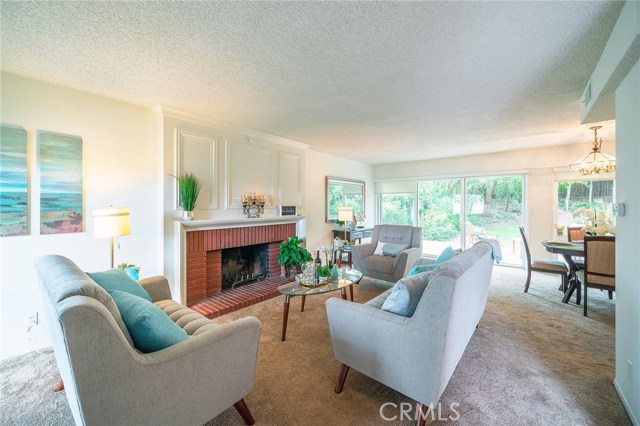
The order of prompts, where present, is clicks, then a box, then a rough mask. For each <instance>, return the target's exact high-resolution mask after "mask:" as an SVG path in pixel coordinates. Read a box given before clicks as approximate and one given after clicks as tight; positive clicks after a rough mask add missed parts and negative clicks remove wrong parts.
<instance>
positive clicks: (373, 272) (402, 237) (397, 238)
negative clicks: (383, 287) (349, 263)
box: [351, 225, 422, 282]
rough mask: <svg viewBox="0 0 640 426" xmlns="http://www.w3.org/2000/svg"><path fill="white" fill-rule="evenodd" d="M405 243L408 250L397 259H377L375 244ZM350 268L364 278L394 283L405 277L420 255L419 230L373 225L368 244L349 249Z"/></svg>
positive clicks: (420, 231)
mask: <svg viewBox="0 0 640 426" xmlns="http://www.w3.org/2000/svg"><path fill="white" fill-rule="evenodd" d="M379 241H380V242H383V243H393V244H406V245H407V249H406V250H404V251H402V252H401V253H400V254H398V255H397V256H396V257H391V256H376V255H374V254H373V253H374V251H375V249H376V246H377V245H378V242H379ZM351 251H352V256H353V267H354V268H355V269H357V270H359V271H360V272H362V274H363V275H364V276H366V277H370V278H377V279H379V280H383V281H389V282H396V281H398V280H399V279H400V278H402V277H404V276H406V275H407V274H408V273H409V271H410V270H411V268H413V265H414V263H416V261H417V260H418V259H420V257H421V256H422V228H420V227H414V226H401V225H376V226H374V227H373V233H372V234H371V242H370V243H367V244H358V245H355V246H353V247H352V248H351Z"/></svg>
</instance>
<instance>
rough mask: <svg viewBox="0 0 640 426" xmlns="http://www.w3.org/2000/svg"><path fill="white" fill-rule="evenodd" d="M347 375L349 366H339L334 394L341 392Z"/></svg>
mask: <svg viewBox="0 0 640 426" xmlns="http://www.w3.org/2000/svg"><path fill="white" fill-rule="evenodd" d="M347 374H349V366H348V365H345V364H340V373H338V381H337V382H336V388H335V389H334V390H335V392H336V393H340V392H342V388H343V387H344V382H345V380H347Z"/></svg>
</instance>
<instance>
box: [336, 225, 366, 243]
mask: <svg viewBox="0 0 640 426" xmlns="http://www.w3.org/2000/svg"><path fill="white" fill-rule="evenodd" d="M372 233H373V228H355V229H349V230H347V241H349V242H351V241H358V243H360V242H361V240H362V239H363V238H370V237H371V234H372ZM336 237H338V238H340V239H344V229H334V230H333V238H336Z"/></svg>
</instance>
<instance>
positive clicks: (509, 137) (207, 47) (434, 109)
mask: <svg viewBox="0 0 640 426" xmlns="http://www.w3.org/2000/svg"><path fill="white" fill-rule="evenodd" d="M621 8H622V3H620V2H601V1H597V2H574V1H567V2H420V3H409V2H393V3H391V2H336V3H334V2H321V3H319V2H287V3H285V2H274V3H271V2H268V3H267V2H251V3H247V2H232V3H226V2H177V1H175V2H174V1H172V2H36V3H30V2H5V1H3V2H2V5H1V9H2V10H1V13H2V21H1V26H0V31H1V38H2V58H1V59H2V69H3V70H4V71H7V72H11V73H15V74H20V75H25V76H28V77H31V78H35V79H38V80H43V81H48V82H52V83H54V84H59V85H63V86H67V87H72V88H76V89H80V90H84V91H88V92H92V93H97V94H100V95H105V96H109V97H112V98H116V99H121V100H124V101H128V102H134V103H138V104H143V105H150V106H151V105H157V104H159V105H162V106H165V107H170V108H174V109H177V110H181V111H184V112H191V113H196V114H199V115H204V116H209V117H212V118H214V119H216V120H218V121H222V122H227V123H230V124H237V125H241V126H244V127H248V128H252V129H255V130H259V131H262V132H267V133H271V134H274V135H277V136H282V137H285V138H289V139H293V140H297V141H299V142H303V143H307V144H310V145H312V147H313V149H315V150H318V151H322V152H327V153H332V154H337V155H342V156H346V157H349V158H353V159H357V160H361V161H365V162H368V163H372V164H378V163H389V162H397V161H406V160H416V159H423V158H424V159H426V158H437V157H448V156H457V155H464V154H470V153H478V152H492V151H501V150H508V149H518V148H528V147H533V146H541V145H555V144H564V143H576V142H588V141H589V138H590V131H589V130H588V129H587V127H588V126H584V125H580V124H579V98H580V95H581V92H582V90H583V89H584V87H585V86H586V83H587V81H588V79H589V77H590V75H591V73H592V72H593V70H594V68H595V65H596V63H597V60H598V58H599V57H600V54H601V53H602V49H603V48H604V45H605V44H606V41H607V38H608V36H609V34H610V32H611V29H612V28H613V25H614V23H615V21H616V19H617V17H618V15H619V13H620V9H621ZM609 127H610V128H611V127H612V126H609ZM604 136H605V138H606V137H607V136H611V135H610V134H609V135H608V134H607V133H605V134H604Z"/></svg>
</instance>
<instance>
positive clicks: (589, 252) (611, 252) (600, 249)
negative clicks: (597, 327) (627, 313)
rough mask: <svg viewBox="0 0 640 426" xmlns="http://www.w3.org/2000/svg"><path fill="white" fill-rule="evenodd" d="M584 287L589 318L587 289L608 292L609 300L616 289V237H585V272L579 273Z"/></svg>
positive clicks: (585, 312)
mask: <svg viewBox="0 0 640 426" xmlns="http://www.w3.org/2000/svg"><path fill="white" fill-rule="evenodd" d="M578 277H579V278H580V281H582V285H583V286H584V308H583V309H584V312H583V314H584V316H585V317H586V316H587V288H588V287H591V288H597V289H600V290H607V291H608V292H609V299H611V298H612V292H613V291H614V290H615V289H616V237H612V236H597V237H590V236H586V237H584V270H580V271H578Z"/></svg>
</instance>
